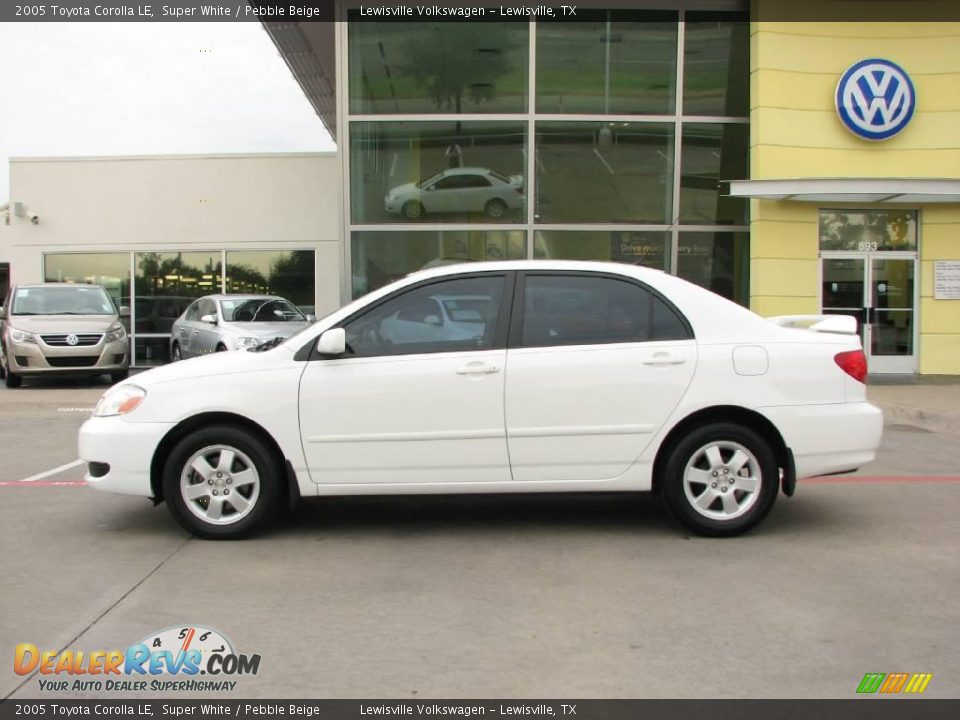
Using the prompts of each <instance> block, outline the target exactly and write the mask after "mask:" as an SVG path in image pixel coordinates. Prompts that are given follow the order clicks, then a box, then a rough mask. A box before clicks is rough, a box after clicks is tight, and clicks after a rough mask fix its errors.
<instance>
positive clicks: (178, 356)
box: [170, 343, 183, 362]
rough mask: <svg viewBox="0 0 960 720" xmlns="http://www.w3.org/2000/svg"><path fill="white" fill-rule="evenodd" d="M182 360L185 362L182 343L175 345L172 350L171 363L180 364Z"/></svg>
mask: <svg viewBox="0 0 960 720" xmlns="http://www.w3.org/2000/svg"><path fill="white" fill-rule="evenodd" d="M181 360H183V352H182V351H181V350H180V343H174V344H173V347H172V348H170V361H171V362H180V361H181Z"/></svg>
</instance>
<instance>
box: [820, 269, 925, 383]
mask: <svg viewBox="0 0 960 720" xmlns="http://www.w3.org/2000/svg"><path fill="white" fill-rule="evenodd" d="M916 264H917V260H916V256H913V255H905V256H901V255H893V254H891V253H857V254H850V255H830V256H826V257H823V258H821V277H822V282H821V295H820V306H821V308H822V312H823V313H824V314H825V315H852V316H854V317H855V318H856V319H857V328H858V330H859V332H860V338H861V340H862V341H863V347H864V350H865V351H866V353H867V361H868V367H869V368H870V372H871V373H915V372H916V371H917V357H916V344H915V336H916V335H915V309H916V292H915V289H916V283H915V277H916Z"/></svg>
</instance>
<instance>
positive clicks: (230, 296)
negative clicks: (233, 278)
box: [197, 293, 285, 300]
mask: <svg viewBox="0 0 960 720" xmlns="http://www.w3.org/2000/svg"><path fill="white" fill-rule="evenodd" d="M284 299H285V298H282V297H280V296H279V295H256V294H249V295H248V294H247V293H216V294H215V295H204V296H203V297H199V298H197V300H284Z"/></svg>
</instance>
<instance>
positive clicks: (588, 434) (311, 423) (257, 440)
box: [80, 261, 883, 538]
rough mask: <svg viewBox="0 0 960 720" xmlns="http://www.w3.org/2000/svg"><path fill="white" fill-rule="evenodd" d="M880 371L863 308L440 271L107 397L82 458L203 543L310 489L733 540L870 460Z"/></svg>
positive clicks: (100, 483) (645, 283) (88, 431)
mask: <svg viewBox="0 0 960 720" xmlns="http://www.w3.org/2000/svg"><path fill="white" fill-rule="evenodd" d="M866 371H867V368H866V361H865V358H864V354H863V351H862V349H861V346H860V339H859V337H858V335H857V334H856V323H855V321H854V319H853V318H851V317H846V316H835V317H817V316H801V317H787V318H773V319H764V318H761V317H759V316H758V315H755V314H754V313H752V312H750V311H749V310H746V309H744V308H742V307H740V306H739V305H736V304H734V303H732V302H729V301H727V300H725V299H723V298H721V297H719V296H718V295H715V294H713V293H711V292H709V291H707V290H704V289H702V288H700V287H697V286H695V285H692V284H690V283H688V282H686V281H684V280H681V279H679V278H677V277H674V276H672V275H668V274H666V273H662V272H659V271H656V270H649V269H646V268H640V267H633V266H627V265H615V264H609V263H586V262H582V263H572V262H555V261H517V262H503V263H483V264H475V265H459V266H447V267H442V268H435V269H432V270H427V271H423V272H420V273H416V274H413V275H410V276H408V277H406V278H404V279H403V280H400V281H398V282H396V283H394V284H392V285H390V286H387V287H384V288H381V289H379V290H377V291H375V292H373V293H370V294H369V295H366V296H365V297H362V298H360V299H359V300H356V301H355V302H353V303H351V304H350V305H347V306H346V307H344V308H342V309H340V310H338V311H336V312H334V313H333V314H331V315H329V316H327V317H326V318H324V319H322V320H320V321H319V322H317V323H315V324H314V325H310V326H308V327H306V328H305V329H303V330H302V331H301V332H299V333H297V334H296V335H293V336H291V337H290V338H288V339H286V340H284V341H283V342H281V343H279V344H273V343H268V344H266V345H264V346H261V347H260V348H257V349H255V350H254V351H251V352H240V353H221V354H218V355H212V356H207V357H201V358H197V359H192V360H187V361H185V362H181V363H175V364H173V365H168V366H165V367H161V368H156V369H153V370H150V371H148V372H145V373H142V374H140V375H138V376H136V377H134V378H132V379H131V380H129V381H127V382H124V383H121V384H119V385H116V386H114V387H113V388H111V389H110V390H109V391H108V392H107V393H106V394H105V395H104V396H103V398H102V399H101V400H100V402H99V404H98V405H97V408H96V410H95V411H94V416H93V417H91V418H90V419H89V420H88V421H87V422H86V423H85V424H84V426H83V428H82V429H81V431H80V457H81V458H82V459H83V460H84V461H86V462H87V463H88V473H87V480H88V482H89V484H90V485H91V486H92V487H94V488H97V489H100V490H107V491H111V492H119V493H128V494H135V495H143V496H147V497H151V498H154V499H155V500H158V501H159V500H161V499H162V500H166V501H167V504H168V506H169V508H170V511H171V512H172V513H173V515H174V517H175V518H176V519H177V520H178V521H179V522H180V523H181V524H182V525H183V526H184V527H186V528H187V529H189V530H190V531H192V532H193V533H195V534H197V535H200V536H202V537H206V538H234V537H239V536H242V535H246V534H248V533H250V532H251V531H253V530H255V529H257V528H261V527H263V526H264V525H265V524H266V523H267V522H268V521H269V520H270V519H272V518H273V516H274V515H275V514H276V512H277V511H278V510H279V509H281V508H282V507H284V506H285V505H287V504H288V502H290V501H292V500H294V499H296V498H297V497H298V496H317V495H358V494H399V493H510V492H572V491H575V492H584V491H594V492H604V491H618V492H622V491H649V490H656V491H658V492H660V493H661V494H662V496H663V498H664V500H665V501H666V505H667V507H668V508H669V509H670V511H671V512H672V513H673V514H674V515H675V516H676V518H677V519H678V520H680V521H681V522H682V523H683V524H685V525H686V526H687V527H689V528H691V529H692V530H694V531H696V532H698V533H701V534H704V535H716V536H721V535H734V534H737V533H741V532H743V531H745V530H748V529H749V528H751V527H753V526H755V525H756V524H757V523H758V522H760V520H762V519H763V517H764V516H765V515H766V514H767V513H768V512H769V511H770V508H771V507H772V506H773V504H774V502H775V501H776V499H777V496H778V494H779V493H780V492H783V493H784V494H786V495H791V494H792V493H793V490H794V487H795V485H796V481H797V479H798V478H803V477H809V476H813V475H822V474H828V473H838V472H846V471H852V470H855V469H857V468H858V467H860V466H861V465H863V464H864V463H868V462H870V461H871V460H873V458H874V453H875V451H876V448H877V446H878V445H879V443H880V436H881V432H882V426H883V420H882V416H881V413H880V411H879V410H878V409H877V408H875V407H874V406H872V405H870V404H869V403H867V402H866V388H865V385H864V381H865V377H866Z"/></svg>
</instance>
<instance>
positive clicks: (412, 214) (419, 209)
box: [403, 200, 423, 220]
mask: <svg viewBox="0 0 960 720" xmlns="http://www.w3.org/2000/svg"><path fill="white" fill-rule="evenodd" d="M422 215H423V205H421V204H420V203H418V202H417V201H416V200H409V201H407V202H405V203H404V204H403V216H404V217H405V218H407V219H408V220H416V219H417V218H419V217H421V216H422Z"/></svg>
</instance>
